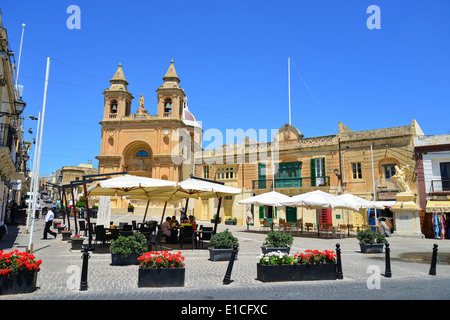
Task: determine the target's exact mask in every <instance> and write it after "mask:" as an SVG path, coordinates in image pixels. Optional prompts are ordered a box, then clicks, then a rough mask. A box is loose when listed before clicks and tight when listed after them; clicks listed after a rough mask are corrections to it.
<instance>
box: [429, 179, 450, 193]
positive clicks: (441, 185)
mask: <svg viewBox="0 0 450 320" xmlns="http://www.w3.org/2000/svg"><path fill="white" fill-rule="evenodd" d="M428 194H429V195H431V196H438V195H450V178H441V179H434V180H431V183H430V191H429V193H428Z"/></svg>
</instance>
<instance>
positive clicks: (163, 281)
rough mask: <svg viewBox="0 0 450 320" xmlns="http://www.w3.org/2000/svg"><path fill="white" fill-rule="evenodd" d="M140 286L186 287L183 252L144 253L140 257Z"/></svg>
mask: <svg viewBox="0 0 450 320" xmlns="http://www.w3.org/2000/svg"><path fill="white" fill-rule="evenodd" d="M138 261H139V273H138V287H139V288H141V287H184V279H185V268H184V267H185V264H184V262H183V261H184V257H183V256H182V255H181V252H178V253H170V252H167V251H161V252H155V251H150V252H146V253H144V254H143V255H142V256H140V257H139V258H138Z"/></svg>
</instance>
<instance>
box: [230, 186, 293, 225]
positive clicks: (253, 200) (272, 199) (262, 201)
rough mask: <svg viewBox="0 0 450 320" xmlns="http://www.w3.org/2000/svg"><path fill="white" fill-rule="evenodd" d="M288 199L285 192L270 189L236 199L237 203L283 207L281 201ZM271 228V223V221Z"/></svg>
mask: <svg viewBox="0 0 450 320" xmlns="http://www.w3.org/2000/svg"><path fill="white" fill-rule="evenodd" d="M290 199H291V197H289V196H287V195H285V194H282V193H279V192H276V191H270V192H266V193H262V194H259V195H256V196H253V197H250V198H247V199H244V200H241V201H238V204H254V205H258V206H272V207H283V206H284V204H282V202H284V201H289V200H290ZM272 230H273V223H272Z"/></svg>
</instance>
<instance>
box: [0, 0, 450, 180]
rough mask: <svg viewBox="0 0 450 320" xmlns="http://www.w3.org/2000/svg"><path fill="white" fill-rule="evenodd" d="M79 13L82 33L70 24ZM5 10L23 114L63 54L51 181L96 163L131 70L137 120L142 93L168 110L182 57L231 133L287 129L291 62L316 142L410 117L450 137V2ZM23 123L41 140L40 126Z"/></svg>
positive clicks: (50, 134)
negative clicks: (109, 100)
mask: <svg viewBox="0 0 450 320" xmlns="http://www.w3.org/2000/svg"><path fill="white" fill-rule="evenodd" d="M124 3H126V4H124ZM72 4H74V5H78V6H79V8H80V10H81V29H79V30H78V29H72V30H70V29H68V28H67V25H66V21H67V19H68V18H69V17H70V14H68V13H66V10H67V7H68V6H69V5H72ZM370 5H377V6H378V7H379V8H380V10H381V17H380V18H381V29H372V30H371V29H368V28H367V25H366V21H367V19H368V18H369V17H370V16H371V14H368V13H367V12H366V10H367V8H368V7H369V6H370ZM0 8H1V10H2V14H3V26H4V27H5V28H7V31H8V36H9V41H10V46H11V49H12V50H13V51H14V52H16V61H17V59H18V53H19V45H20V36H21V32H22V23H25V24H26V27H25V34H24V45H23V51H22V58H21V65H20V73H19V84H22V85H23V86H24V100H25V101H26V103H27V108H26V109H25V111H24V115H35V116H37V114H38V112H39V111H41V110H42V101H43V92H44V78H45V68H46V58H47V56H49V57H50V58H51V65H50V78H49V86H48V95H47V106H46V115H45V122H44V137H43V146H42V156H41V166H40V167H41V168H40V169H41V170H40V173H41V174H49V173H52V172H54V171H56V170H57V169H59V168H61V167H62V166H65V165H78V164H79V163H87V162H88V160H92V161H93V163H94V165H95V166H97V164H98V162H97V160H96V159H95V156H97V155H98V154H99V152H100V134H101V131H100V129H101V128H100V125H99V121H101V119H102V116H103V95H102V91H103V90H104V89H106V88H107V87H108V86H109V79H111V78H112V76H113V75H114V72H115V71H116V69H117V65H118V63H119V62H121V63H122V65H123V70H124V73H125V76H126V78H127V80H128V82H129V83H130V85H129V87H128V88H129V90H130V91H131V93H132V94H133V95H134V97H135V99H134V101H133V105H132V112H136V110H137V108H138V98H139V96H140V94H143V95H144V97H145V101H146V108H147V109H148V110H149V112H150V113H151V114H156V92H155V90H156V89H157V88H158V86H160V85H161V84H162V77H163V76H164V74H165V72H166V71H167V68H168V67H169V65H170V60H171V59H174V61H175V68H176V70H177V73H178V76H179V77H180V79H181V83H180V85H181V87H182V88H183V89H184V90H185V93H186V94H187V96H188V98H189V109H190V110H191V111H192V113H193V114H194V115H195V116H196V117H197V119H198V120H201V121H202V122H203V129H204V130H208V129H211V128H216V129H219V130H221V131H222V132H223V133H224V136H225V130H226V129H238V128H242V129H244V130H247V129H256V130H258V129H269V130H270V129H277V128H280V127H281V126H283V125H284V124H286V123H288V63H287V61H288V57H290V58H291V112H292V125H293V126H295V127H297V128H298V129H299V130H300V131H301V132H302V134H304V136H305V137H314V136H323V135H329V134H337V132H338V122H342V123H344V124H345V125H347V126H348V127H349V128H350V129H352V130H354V131H358V130H368V129H376V128H388V127H395V126H404V125H409V124H410V123H411V121H412V119H416V120H417V121H418V123H419V125H420V126H421V128H422V129H423V131H424V132H425V134H427V135H439V134H449V133H450V125H449V116H450V111H449V110H450V90H449V88H450V78H449V74H450V59H449V56H450V55H449V53H450V42H449V41H448V39H450V27H449V25H448V13H449V12H450V2H449V1H447V0H434V1H415V0H409V1H403V0H396V1H384V0H383V1H382V0H371V1H365V0H346V1H343V0H341V1H336V0H316V1H304V0H296V1H289V0H283V1H265V0H259V1H253V0H241V1H236V0H227V1H216V0H209V1H197V0H190V1H178V0H174V1H170V2H168V1H128V2H123V1H103V0H97V1H77V0H72V1H39V2H36V1H27V0H24V1H20V2H17V1H7V2H6V3H5V2H3V3H2V4H1V6H0ZM302 79H303V80H302ZM305 84H306V85H305ZM24 127H25V131H27V129H28V128H32V129H33V130H34V132H36V122H35V121H34V122H33V121H31V120H26V121H25V123H24ZM33 137H34V134H33V135H29V134H28V133H26V134H25V138H26V139H28V140H32V138H33ZM205 144H206V145H208V144H209V143H205ZM32 154H33V153H32ZM30 167H31V164H30Z"/></svg>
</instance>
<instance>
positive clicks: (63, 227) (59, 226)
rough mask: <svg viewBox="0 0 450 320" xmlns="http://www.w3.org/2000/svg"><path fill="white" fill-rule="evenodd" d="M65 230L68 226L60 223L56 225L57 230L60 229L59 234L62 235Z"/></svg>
mask: <svg viewBox="0 0 450 320" xmlns="http://www.w3.org/2000/svg"><path fill="white" fill-rule="evenodd" d="M65 228H66V226H65V225H64V224H62V223H58V224H57V225H56V229H58V234H61V233H62V231H63V230H64V229H65Z"/></svg>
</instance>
